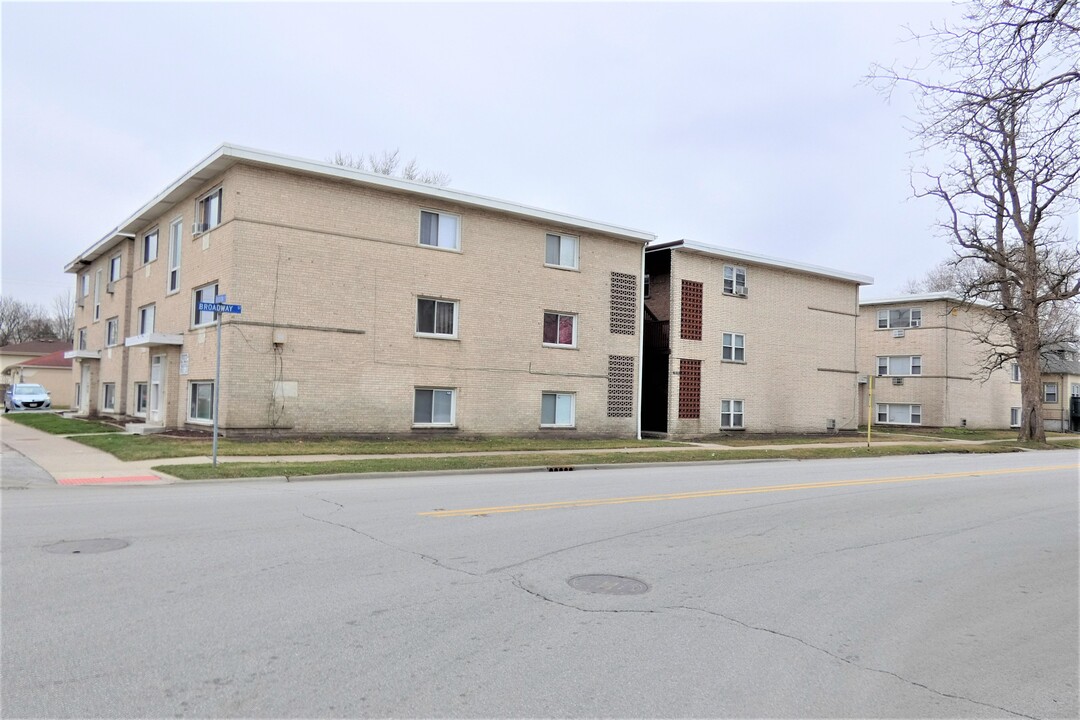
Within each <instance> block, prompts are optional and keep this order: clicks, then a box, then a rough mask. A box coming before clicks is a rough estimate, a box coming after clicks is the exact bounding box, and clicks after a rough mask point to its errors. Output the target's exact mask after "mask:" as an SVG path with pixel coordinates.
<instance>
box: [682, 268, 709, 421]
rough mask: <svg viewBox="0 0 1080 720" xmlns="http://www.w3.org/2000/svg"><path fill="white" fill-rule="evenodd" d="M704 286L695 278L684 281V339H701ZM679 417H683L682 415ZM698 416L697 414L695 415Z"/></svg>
mask: <svg viewBox="0 0 1080 720" xmlns="http://www.w3.org/2000/svg"><path fill="white" fill-rule="evenodd" d="M703 294H704V291H703V286H702V284H701V283H699V282H694V281H693V280H683V281H682V323H681V324H680V328H681V334H680V337H681V338H682V339H683V340H700V339H701V298H702V295H703ZM679 417H682V415H680V416H679ZM694 417H697V415H694Z"/></svg>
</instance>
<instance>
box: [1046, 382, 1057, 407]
mask: <svg viewBox="0 0 1080 720" xmlns="http://www.w3.org/2000/svg"><path fill="white" fill-rule="evenodd" d="M1057 401H1058V384H1057V383H1056V382H1052V383H1043V402H1044V403H1049V404H1051V405H1055V404H1057Z"/></svg>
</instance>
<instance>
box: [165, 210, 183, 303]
mask: <svg viewBox="0 0 1080 720" xmlns="http://www.w3.org/2000/svg"><path fill="white" fill-rule="evenodd" d="M183 234H184V221H183V218H177V219H176V220H173V221H172V224H171V225H169V276H168V279H167V280H166V281H165V288H166V292H176V291H177V290H179V289H180V249H181V240H182V239H183Z"/></svg>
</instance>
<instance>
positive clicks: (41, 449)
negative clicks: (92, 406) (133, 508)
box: [0, 418, 176, 486]
mask: <svg viewBox="0 0 1080 720" xmlns="http://www.w3.org/2000/svg"><path fill="white" fill-rule="evenodd" d="M0 441H2V442H3V444H4V445H6V446H7V447H8V448H10V449H11V450H14V451H15V452H17V453H19V454H20V455H22V456H23V457H25V458H27V459H28V460H30V461H32V462H33V463H35V464H36V465H38V466H39V467H40V468H41V469H43V470H44V471H45V472H47V473H49V475H51V476H52V477H53V479H54V480H55V481H56V482H57V483H58V484H60V485H88V484H101V483H113V482H122V483H130V482H136V483H162V482H169V481H174V480H176V478H173V477H172V476H171V475H165V474H163V473H155V472H153V471H151V470H149V468H148V467H144V466H143V465H141V464H136V463H128V462H124V461H123V460H117V459H116V458H115V457H113V456H112V455H110V454H109V453H107V452H104V451H103V450H96V449H94V448H92V447H89V446H87V445H83V444H82V443H77V442H75V441H74V440H68V439H67V438H65V437H62V436H60V435H52V434H50V433H47V432H42V431H41V430H35V429H34V428H30V427H26V426H25V425H20V424H19V423H15V422H11V421H10V420H8V419H6V418H3V419H0ZM16 472H17V471H16V470H15V469H14V468H10V467H9V465H8V463H6V462H5V463H4V465H3V467H0V479H3V481H4V484H5V486H8V485H9V484H10V483H12V482H17V480H18V479H17V478H15V477H14V475H15V474H16Z"/></svg>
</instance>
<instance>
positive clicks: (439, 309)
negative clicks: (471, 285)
mask: <svg viewBox="0 0 1080 720" xmlns="http://www.w3.org/2000/svg"><path fill="white" fill-rule="evenodd" d="M457 308H458V304H457V301H456V300H435V299H432V298H417V299H416V334H417V335H423V336H429V337H440V338H455V337H457V324H458V321H457V317H458V313H457Z"/></svg>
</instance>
